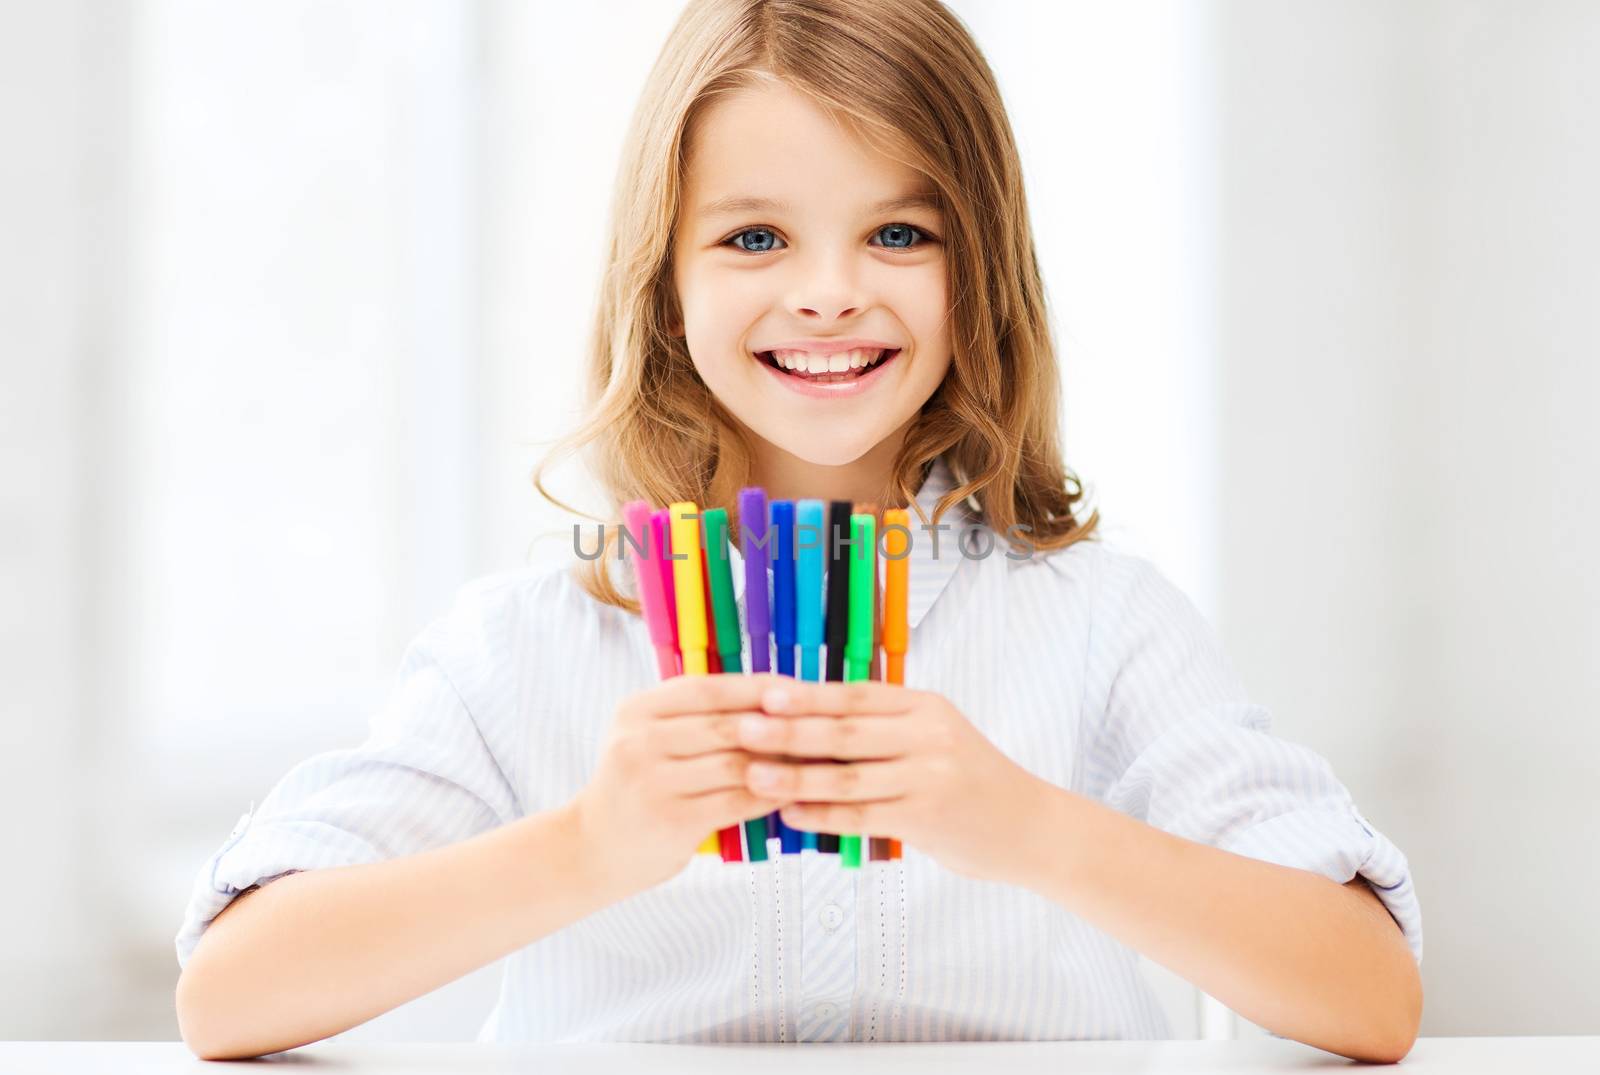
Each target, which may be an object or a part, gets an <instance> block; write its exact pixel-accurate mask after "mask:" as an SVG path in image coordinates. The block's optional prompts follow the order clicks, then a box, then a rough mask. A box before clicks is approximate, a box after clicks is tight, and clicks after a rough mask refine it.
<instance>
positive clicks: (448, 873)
mask: <svg viewBox="0 0 1600 1075" xmlns="http://www.w3.org/2000/svg"><path fill="white" fill-rule="evenodd" d="M580 852H581V842H580V840H579V839H578V830H577V822H576V820H575V818H574V813H573V810H572V808H571V807H570V805H569V806H567V807H562V808H560V809H557V810H551V811H547V812H545V813H540V814H533V815H530V816H527V817H524V818H521V819H519V820H516V821H513V822H511V823H509V824H506V825H502V826H500V827H499V828H496V829H492V830H490V831H488V832H484V833H481V834H479V835H477V836H475V837H472V838H471V839H467V840H463V841H461V842H460V843H456V844H451V845H449V846H446V847H439V848H435V849H433V850H429V851H424V852H420V853H417V854H412V855H405V856H402V857H399V858H394V859H389V860H386V861H382V862H372V863H363V864H360V865H354V866H339V867H330V868H326V869H315V870H307V871H305V872H302V873H292V874H289V875H288V876H285V877H281V878H279V879H278V880H276V881H272V882H270V883H269V884H266V885H264V886H263V887H261V888H258V889H253V890H251V891H249V892H247V893H245V894H243V895H240V896H238V897H236V898H235V899H234V900H233V902H232V903H230V904H229V905H228V906H227V908H225V909H224V910H223V912H222V913H221V914H219V915H218V916H217V918H216V920H215V921H213V922H212V923H211V925H210V927H209V928H208V929H207V930H206V932H205V934H204V935H203V936H202V937H201V940H200V944H199V946H198V947H197V948H196V949H195V952H194V955H193V956H192V957H191V958H190V960H189V962H188V963H187V965H186V966H185V967H184V971H183V975H182V977H181V978H180V979H179V981H178V991H177V1011H178V1025H179V1028H180V1030H181V1032H182V1034H183V1040H184V1043H185V1044H187V1045H188V1046H189V1048H190V1049H191V1050H193V1051H194V1053H195V1054H196V1055H197V1056H199V1057H200V1058H202V1059H205V1060H223V1059H234V1058H239V1057H252V1056H260V1055H262V1054H264V1053H270V1052H277V1051H280V1050H283V1049H290V1048H294V1047H295V1046H298V1045H304V1044H306V1043H308V1042H312V1041H318V1040H320V1039H322V1038H326V1037H328V1036H329V1035H332V1034H337V1033H340V1032H342V1031H345V1030H348V1029H349V1028H351V1027H353V1026H355V1025H357V1024H359V1023H362V1022H365V1021H366V1020H368V1019H371V1018H373V1017H374V1016H377V1015H380V1014H382V1013H383V1012H386V1011H388V1010H389V1009H391V1008H394V1007H397V1006H398V1005H400V1004H403V1003H405V1002H406V1001H408V1000H412V999H413V998H415V997H419V996H421V995H422V994H424V993H427V992H429V991H430V990H433V989H437V988H438V987H439V986H442V985H445V984H447V983H449V982H451V981H454V980H455V979H457V978H459V977H461V976H462V975H464V974H467V973H469V972H470V971H473V970H476V969H477V968H479V967H482V966H484V965H486V964H488V963H491V962H493V961H494V960H496V959H499V958H501V957H502V956H505V955H508V954H510V953H511V952H514V951H516V950H517V949H519V948H521V947H523V946H524V945H527V944H531V943H532V942H534V941H536V940H538V939H539V938H540V937H543V936H544V935H546V934H548V933H552V932H554V931H555V930H557V929H560V928H561V927H562V926H564V925H566V924H568V923H571V922H574V921H576V920H578V919H580V918H583V917H584V916H586V915H588V914H590V913H592V912H594V911H596V910H599V909H600V908H601V907H604V906H606V905H607V904H609V903H611V902H614V901H615V900H616V899H620V898H622V897H623V896H624V895H626V893H625V892H619V891H614V890H613V888H612V887H610V886H609V884H608V883H602V881H601V879H600V878H596V877H590V876H589V873H588V871H587V870H586V868H585V866H586V859H585V857H584V856H583V855H582V854H581V853H580Z"/></svg>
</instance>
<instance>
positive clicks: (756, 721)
mask: <svg viewBox="0 0 1600 1075" xmlns="http://www.w3.org/2000/svg"><path fill="white" fill-rule="evenodd" d="M766 734H767V718H766V717H741V718H739V736H740V738H743V739H760V738H761V737H762V736H764V735H766Z"/></svg>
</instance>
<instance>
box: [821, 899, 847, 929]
mask: <svg viewBox="0 0 1600 1075" xmlns="http://www.w3.org/2000/svg"><path fill="white" fill-rule="evenodd" d="M817 917H818V918H819V919H821V921H822V925H823V928H824V929H826V930H827V931H828V932H829V933H832V932H833V931H834V930H836V929H838V928H839V925H840V923H842V922H843V921H844V909H843V908H842V907H840V906H839V905H838V904H837V903H828V904H825V905H824V906H823V908H822V913H821V914H819V915H818V916H817Z"/></svg>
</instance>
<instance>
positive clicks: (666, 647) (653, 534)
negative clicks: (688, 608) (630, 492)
mask: <svg viewBox="0 0 1600 1075" xmlns="http://www.w3.org/2000/svg"><path fill="white" fill-rule="evenodd" d="M652 523H653V520H652V519H651V516H650V505H649V504H647V503H646V502H645V501H643V500H634V501H630V502H629V503H627V504H624V505H623V507H622V524H623V526H625V527H627V530H628V533H629V535H630V536H631V537H632V538H633V540H634V541H637V542H642V543H643V545H644V552H643V554H640V553H639V552H637V551H635V550H634V549H633V547H632V545H628V546H627V548H628V549H629V555H630V556H631V557H632V559H633V577H634V579H635V581H636V582H637V583H638V585H639V605H640V610H641V611H642V612H643V613H644V622H645V626H646V627H648V628H649V629H650V644H651V645H653V646H654V647H655V649H656V668H657V669H658V670H659V671H660V673H661V678H662V679H671V678H672V677H673V676H675V675H677V674H678V643H677V640H676V639H675V638H674V637H673V636H674V634H675V633H676V632H675V631H674V630H673V627H672V618H671V616H670V615H669V614H668V611H667V600H666V596H665V595H664V594H663V593H662V588H661V568H660V564H661V562H662V561H663V560H665V556H664V555H663V554H664V552H665V550H664V549H663V548H662V544H661V536H660V534H661V531H660V528H659V527H658V526H655V525H652ZM668 566H669V567H670V566H671V565H670V563H669V564H668Z"/></svg>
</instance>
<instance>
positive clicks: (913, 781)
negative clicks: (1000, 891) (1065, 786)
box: [739, 678, 1053, 880]
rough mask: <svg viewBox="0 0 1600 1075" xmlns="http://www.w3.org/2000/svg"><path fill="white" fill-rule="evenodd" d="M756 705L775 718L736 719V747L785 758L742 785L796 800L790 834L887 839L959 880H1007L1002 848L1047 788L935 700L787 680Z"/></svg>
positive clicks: (860, 686)
mask: <svg viewBox="0 0 1600 1075" xmlns="http://www.w3.org/2000/svg"><path fill="white" fill-rule="evenodd" d="M760 704H761V708H762V710H763V711H764V712H765V713H767V714H772V715H771V716H755V715H752V716H751V717H749V718H746V719H744V720H741V722H740V724H739V742H740V743H741V744H743V745H744V746H745V747H746V748H747V749H749V750H751V751H759V752H761V753H764V754H777V755H790V756H791V757H788V758H773V759H770V760H768V759H763V760H760V761H758V762H756V763H754V764H752V765H750V767H749V776H750V785H749V786H750V789H751V791H752V792H754V793H756V794H760V795H766V796H770V797H772V798H775V799H783V800H786V801H794V805H792V806H788V807H785V808H783V810H782V813H781V814H780V816H781V817H782V818H783V820H784V823H785V824H788V825H791V826H793V827H794V828H797V829H805V830H808V831H811V832H826V833H841V834H845V833H855V834H859V835H861V836H862V837H863V838H865V837H867V836H890V837H893V838H895V839H898V840H903V841H905V842H906V843H908V844H912V845H914V846H915V847H916V848H917V850H919V851H922V852H925V853H927V854H929V855H932V856H933V857H934V858H935V859H937V860H938V861H939V862H940V863H941V864H942V865H944V866H946V867H948V868H949V869H951V870H954V871H955V872H956V873H960V874H964V875H966V876H968V877H975V878H979V879H983V880H1005V879H1007V876H1008V871H1009V870H1010V862H1009V860H1008V859H1007V847H1008V845H1015V844H1016V843H1017V841H1016V839H1015V834H1016V833H1017V832H1018V831H1019V830H1021V829H1022V827H1024V826H1028V825H1032V824H1034V823H1035V819H1036V818H1037V817H1039V816H1040V815H1039V809H1040V806H1041V805H1042V804H1043V803H1044V802H1045V801H1046V799H1047V797H1048V794H1049V792H1050V790H1052V787H1053V786H1052V785H1050V784H1049V783H1048V782H1046V781H1044V780H1042V779H1040V778H1039V777H1036V776H1034V775H1033V774H1032V773H1030V772H1028V771H1027V770H1026V769H1024V768H1022V767H1021V766H1020V765H1018V764H1017V763H1015V762H1014V761H1012V760H1011V759H1010V758H1008V757H1006V756H1005V755H1004V754H1002V753H1001V752H1000V750H999V748H997V747H996V746H995V745H994V744H993V743H991V742H989V740H988V739H986V738H984V736H983V733H982V732H980V731H978V729H977V728H975V727H973V726H972V723H971V722H970V721H968V720H967V718H966V717H965V716H963V715H962V714H961V711H960V710H958V709H956V707H955V706H953V705H952V704H950V702H949V701H948V700H947V699H946V698H945V697H944V696H943V695H940V694H937V693H934V692H932V691H919V690H909V689H907V688H905V687H901V686H897V685H895V684H890V683H880V682H875V681H869V682H865V683H812V682H806V681H802V680H793V679H788V678H784V679H782V681H781V682H780V683H779V684H776V685H774V686H771V687H768V688H767V689H766V690H765V691H764V692H763V693H762V695H761V698H760ZM833 759H838V760H833ZM769 777H770V779H768V778H769ZM796 800H797V801H796Z"/></svg>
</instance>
